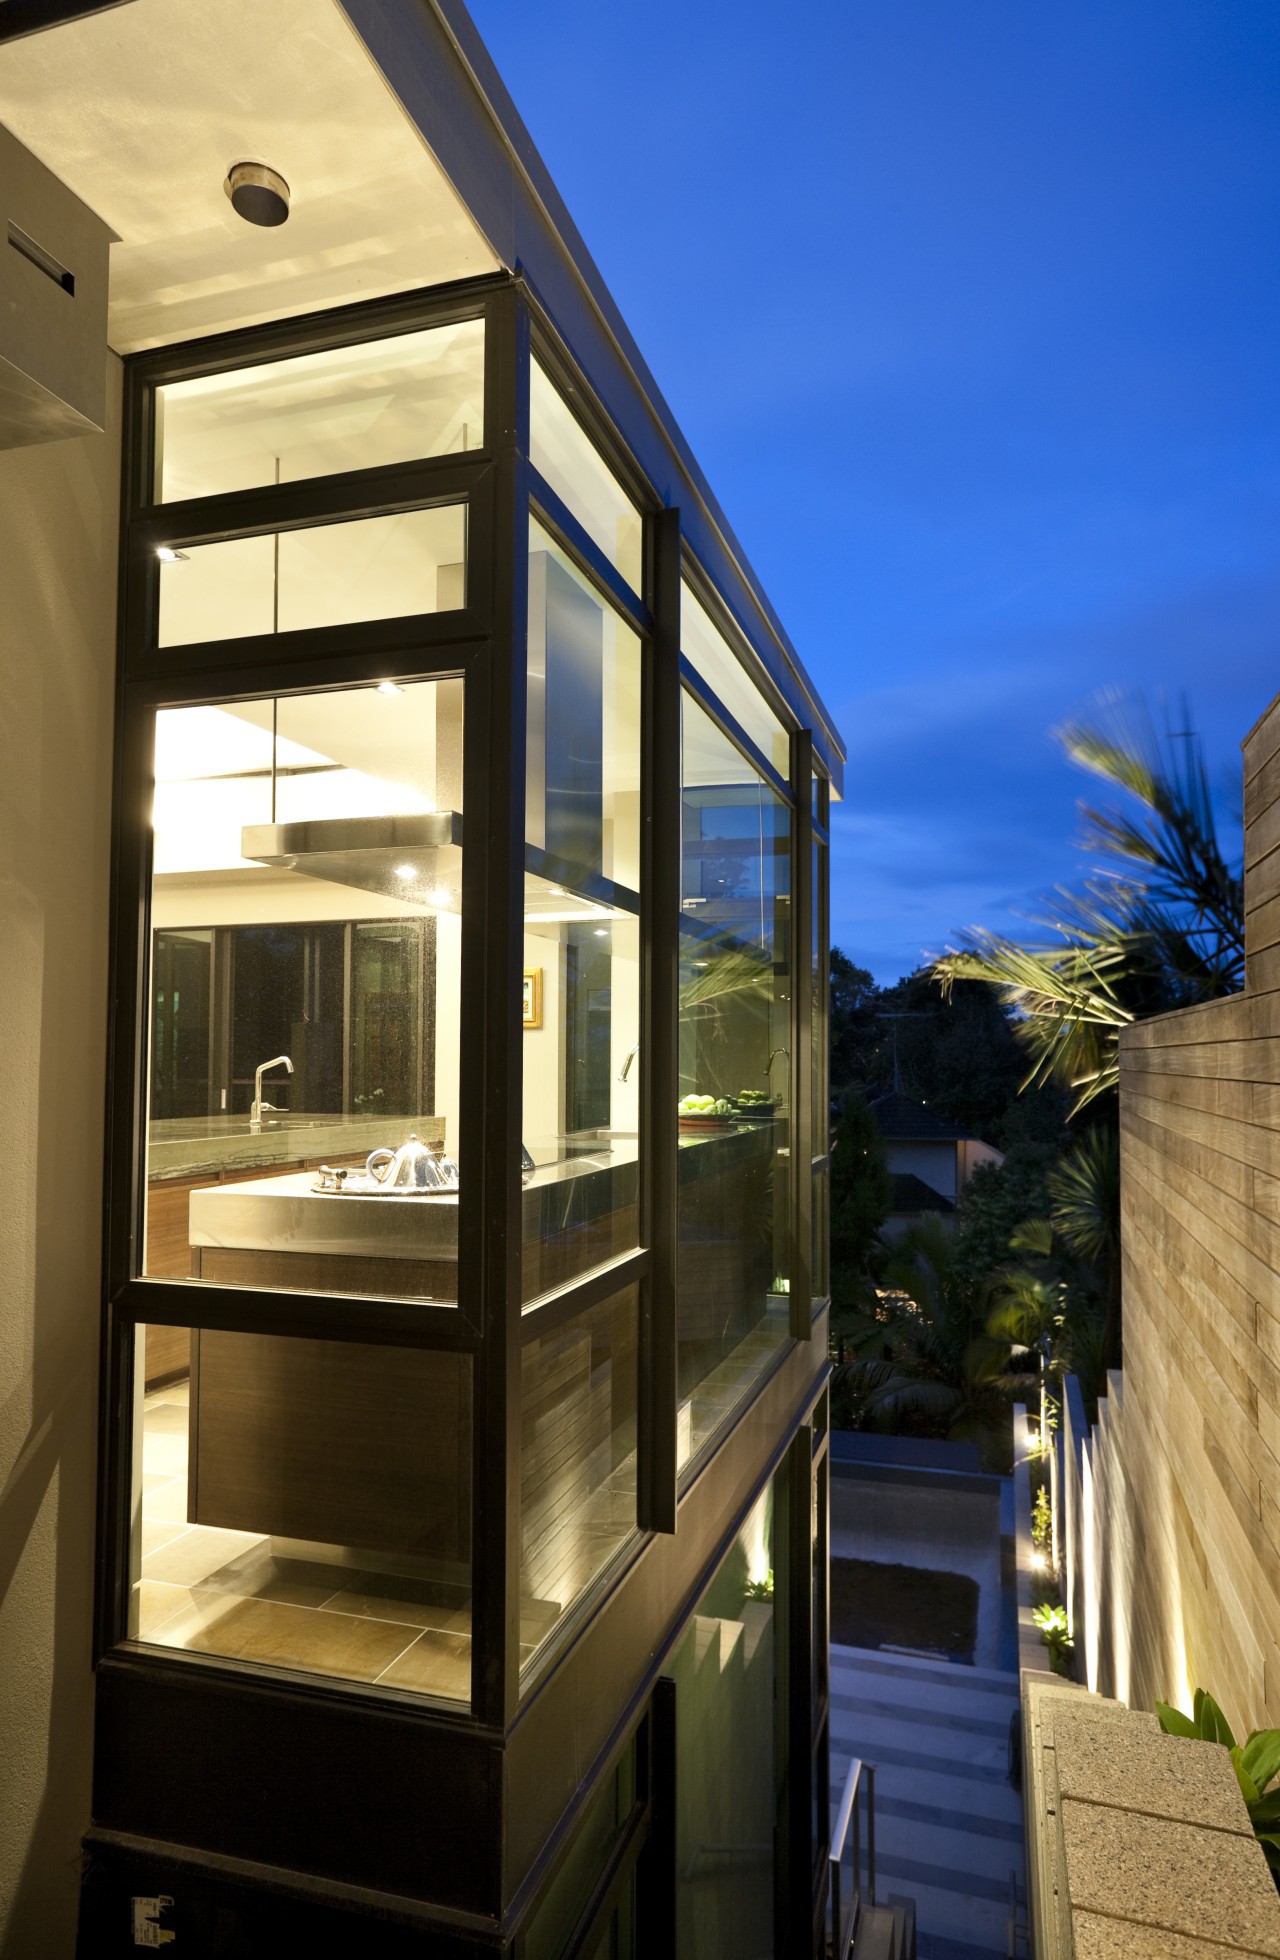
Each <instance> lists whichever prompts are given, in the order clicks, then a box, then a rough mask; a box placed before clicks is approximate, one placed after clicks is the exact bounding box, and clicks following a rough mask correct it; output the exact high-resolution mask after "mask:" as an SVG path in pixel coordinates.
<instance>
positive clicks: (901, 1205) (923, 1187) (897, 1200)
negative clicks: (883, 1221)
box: [889, 1171, 955, 1216]
mask: <svg viewBox="0 0 1280 1960" xmlns="http://www.w3.org/2000/svg"><path fill="white" fill-rule="evenodd" d="M890 1175H891V1177H892V1179H893V1198H892V1200H891V1201H890V1205H889V1212H890V1215H891V1216H892V1214H893V1213H895V1212H900V1211H907V1212H913V1211H944V1212H946V1211H954V1210H955V1206H954V1205H953V1204H952V1202H951V1200H950V1198H944V1197H943V1195H942V1193H941V1191H935V1190H934V1188H933V1186H932V1185H931V1184H926V1183H925V1181H924V1179H923V1178H922V1177H917V1176H916V1174H915V1172H914V1171H892V1172H891V1173H890Z"/></svg>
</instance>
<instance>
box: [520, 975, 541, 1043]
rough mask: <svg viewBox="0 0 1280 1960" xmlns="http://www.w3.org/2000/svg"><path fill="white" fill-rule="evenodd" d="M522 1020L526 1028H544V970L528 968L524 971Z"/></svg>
mask: <svg viewBox="0 0 1280 1960" xmlns="http://www.w3.org/2000/svg"><path fill="white" fill-rule="evenodd" d="M522 1003H523V1005H522V1011H521V1018H522V1020H523V1022H524V1025H525V1027H526V1028H540V1027H541V1026H542V968H541V967H540V966H527V967H526V968H525V970H524V983H523V988H522Z"/></svg>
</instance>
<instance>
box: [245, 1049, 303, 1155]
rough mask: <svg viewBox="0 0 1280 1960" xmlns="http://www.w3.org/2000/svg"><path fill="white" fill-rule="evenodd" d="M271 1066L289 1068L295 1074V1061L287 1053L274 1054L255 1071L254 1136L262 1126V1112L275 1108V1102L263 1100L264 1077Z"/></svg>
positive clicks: (251, 1115)
mask: <svg viewBox="0 0 1280 1960" xmlns="http://www.w3.org/2000/svg"><path fill="white" fill-rule="evenodd" d="M269 1068H287V1069H288V1071H289V1073H290V1075H292V1074H293V1063H292V1062H291V1061H290V1060H289V1057H288V1056H287V1055H273V1056H272V1057H271V1060H270V1061H269V1062H263V1063H262V1064H261V1066H260V1067H258V1068H256V1069H255V1070H254V1071H253V1101H252V1102H251V1103H250V1104H249V1130H250V1133H251V1134H252V1135H253V1136H257V1134H258V1132H259V1131H260V1130H261V1128H262V1112H263V1111H264V1110H266V1109H270V1110H272V1111H274V1109H275V1104H274V1103H269V1102H264V1101H263V1100H262V1078H263V1076H264V1075H265V1074H266V1072H267V1070H268V1069H269Z"/></svg>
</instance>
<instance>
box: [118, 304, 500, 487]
mask: <svg viewBox="0 0 1280 1960" xmlns="http://www.w3.org/2000/svg"><path fill="white" fill-rule="evenodd" d="M483 446H484V322H483V320H462V321H459V322H458V323H457V324H456V325H454V326H448V327H428V328H427V329H426V330H425V331H424V332H421V333H406V334H396V335H394V336H393V337H391V338H389V339H386V340H372V341H366V342H365V343H364V344H363V345H362V346H359V347H331V348H327V349H326V350H325V351H324V352H323V353H319V354H298V355H294V356H292V357H290V358H289V359H287V360H283V361H264V362H262V363H260V364H259V365H258V366H256V367H249V368H237V369H235V371H234V372H233V373H230V374H202V375H199V376H198V377H197V378H196V379H195V380H193V381H175V382H171V383H170V384H169V385H168V386H167V387H164V388H158V389H157V390H156V500H157V502H161V503H168V502H170V501H171V500H172V499H174V498H176V497H212V496H216V495H219V494H220V493H222V492H223V491H227V490H250V489H257V488H258V487H260V486H261V485H262V484H265V483H293V482H296V481H297V480H298V479H299V478H301V477H311V476H331V475H334V474H336V473H338V472H340V471H343V470H367V469H373V468H375V467H376V466H377V465H379V464H383V463H404V462H410V461H413V460H416V459H417V458H420V457H425V456H446V455H450V454H452V453H454V452H456V451H459V450H467V449H481V448H483Z"/></svg>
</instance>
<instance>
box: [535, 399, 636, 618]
mask: <svg viewBox="0 0 1280 1960" xmlns="http://www.w3.org/2000/svg"><path fill="white" fill-rule="evenodd" d="M529 459H530V461H531V462H532V464H533V467H534V468H535V470H537V471H538V474H539V475H540V476H544V477H545V478H546V480H547V482H548V483H549V484H550V485H551V488H552V489H553V490H554V491H555V493H556V495H557V497H559V499H560V501H561V503H562V504H564V505H565V506H566V507H567V508H568V509H569V510H570V511H572V513H573V515H574V516H575V517H576V518H577V520H578V522H579V524H581V526H582V528H583V530H584V531H585V532H586V533H587V536H588V537H589V538H590V539H591V540H592V542H593V543H595V544H597V545H599V547H600V549H601V551H602V552H603V553H604V555H605V557H606V558H607V559H608V561H609V563H610V564H611V565H612V566H613V567H614V569H615V571H618V572H620V573H621V574H622V576H623V578H624V579H625V580H626V581H627V584H628V585H629V586H630V587H631V589H632V591H633V592H639V591H640V589H641V585H642V583H643V578H644V572H643V565H644V555H643V546H644V522H643V519H642V518H641V516H640V512H639V511H638V510H637V509H636V507H635V505H634V504H633V503H632V501H631V499H630V497H628V495H627V493H626V491H625V490H624V489H623V487H622V485H621V484H620V483H619V482H618V479H617V477H616V476H615V475H614V474H613V472H612V470H611V469H610V468H609V466H608V464H607V463H606V462H605V461H604V459H603V458H602V457H601V456H600V455H599V454H598V453H597V451H596V449H595V448H594V446H593V444H592V443H591V441H590V440H589V438H588V437H587V435H586V434H585V433H584V431H583V428H582V425H581V423H580V422H578V421H577V420H576V419H575V417H574V415H573V413H572V411H571V410H570V408H569V407H568V405H567V403H566V402H565V401H564V399H563V397H562V396H561V395H560V394H559V393H558V392H557V390H556V389H555V388H553V387H552V385H551V383H550V381H548V379H547V377H546V375H545V374H544V373H543V371H542V369H541V368H540V367H539V366H538V363H537V362H536V361H534V362H533V365H532V372H531V374H530V378H529Z"/></svg>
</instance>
